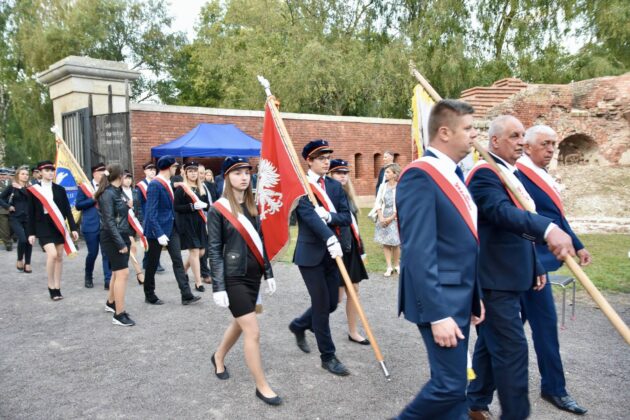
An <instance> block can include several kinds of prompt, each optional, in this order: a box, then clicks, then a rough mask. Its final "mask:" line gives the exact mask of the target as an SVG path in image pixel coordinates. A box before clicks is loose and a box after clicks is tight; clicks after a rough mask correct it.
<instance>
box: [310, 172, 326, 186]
mask: <svg viewBox="0 0 630 420" xmlns="http://www.w3.org/2000/svg"><path fill="white" fill-rule="evenodd" d="M306 176H307V177H308V180H309V182H313V183H317V182H319V178H321V177H322V176H325V175H317V174H316V173H315V172H313V171H311V170H310V169H309V170H308V172H307V173H306Z"/></svg>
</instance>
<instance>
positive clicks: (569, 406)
mask: <svg viewBox="0 0 630 420" xmlns="http://www.w3.org/2000/svg"><path fill="white" fill-rule="evenodd" d="M540 397H541V398H542V399H543V400H545V401H549V402H550V403H551V404H553V405H555V406H556V407H558V408H559V409H560V410H564V411H568V412H569V413H573V414H578V415H582V414H585V413H586V412H587V411H588V410H587V409H586V408H584V407H580V406H579V405H578V403H577V402H576V401H575V400H574V399H573V398H572V397H571V396H570V395H565V396H564V397H557V396H555V395H547V394H543V393H541V394H540Z"/></svg>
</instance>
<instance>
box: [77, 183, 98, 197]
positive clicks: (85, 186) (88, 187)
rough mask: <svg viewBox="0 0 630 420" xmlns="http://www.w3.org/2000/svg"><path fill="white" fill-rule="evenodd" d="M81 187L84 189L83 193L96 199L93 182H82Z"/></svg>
mask: <svg viewBox="0 0 630 420" xmlns="http://www.w3.org/2000/svg"><path fill="white" fill-rule="evenodd" d="M79 188H81V191H83V194H85V196H86V197H87V198H92V199H94V191H93V190H92V188H93V186H92V183H91V182H82V183H81V184H79Z"/></svg>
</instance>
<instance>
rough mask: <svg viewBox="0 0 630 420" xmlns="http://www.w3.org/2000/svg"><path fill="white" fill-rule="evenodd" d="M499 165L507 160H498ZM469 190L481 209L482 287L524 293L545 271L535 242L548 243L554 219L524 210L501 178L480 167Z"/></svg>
mask: <svg viewBox="0 0 630 420" xmlns="http://www.w3.org/2000/svg"><path fill="white" fill-rule="evenodd" d="M497 164H499V165H503V166H505V165H504V164H503V162H501V161H500V160H498V159H497ZM468 189H469V190H470V193H471V194H472V196H473V199H474V200H475V203H476V204H477V208H478V210H479V215H478V222H479V223H478V226H479V244H480V246H479V280H480V281H481V288H482V289H491V290H503V291H515V292H522V291H525V290H529V289H531V288H532V286H533V285H534V282H535V280H536V276H537V275H541V274H544V273H545V269H544V267H543V266H542V265H541V264H540V262H539V261H538V259H537V257H536V248H535V247H534V242H535V243H539V244H544V243H545V239H544V235H545V230H546V229H547V227H548V226H549V223H551V219H549V218H548V217H545V216H541V215H539V214H533V213H530V212H528V211H525V210H520V209H519V208H518V207H516V205H514V203H513V202H512V200H511V199H510V196H509V195H508V192H507V190H506V189H505V187H504V186H503V184H502V183H501V180H500V179H499V177H498V176H497V175H496V174H495V173H494V172H493V171H492V170H491V169H489V168H482V169H478V170H477V171H476V172H475V173H474V174H473V176H472V178H471V179H469V185H468Z"/></svg>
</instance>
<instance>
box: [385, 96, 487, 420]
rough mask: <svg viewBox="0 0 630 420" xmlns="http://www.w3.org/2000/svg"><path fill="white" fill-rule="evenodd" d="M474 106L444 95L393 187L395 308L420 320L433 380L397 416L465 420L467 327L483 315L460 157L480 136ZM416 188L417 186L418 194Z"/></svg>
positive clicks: (472, 211)
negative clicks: (397, 260)
mask: <svg viewBox="0 0 630 420" xmlns="http://www.w3.org/2000/svg"><path fill="white" fill-rule="evenodd" d="M473 112H474V110H473V108H472V107H471V106H470V105H468V104H467V103H465V102H461V101H455V100H450V99H446V100H442V101H440V102H438V103H437V104H435V106H434V107H433V109H432V110H431V115H430V117H429V134H430V146H429V148H428V149H427V151H426V153H425V155H424V157H423V158H422V159H420V160H418V161H415V162H413V163H411V164H410V165H408V166H407V168H405V170H404V171H403V174H402V175H401V177H400V180H399V181H398V186H397V188H396V208H397V210H398V226H399V229H400V240H401V246H402V250H401V251H402V252H401V273H400V282H399V293H398V314H399V315H400V313H404V315H405V319H407V320H408V321H411V322H413V323H414V324H416V325H417V326H418V329H419V330H420V334H421V336H422V339H423V341H424V344H425V347H426V348H427V354H428V357H429V364H430V366H431V379H430V380H429V382H427V383H426V384H425V385H424V387H423V388H422V390H421V391H420V392H419V393H418V395H417V396H416V398H415V399H414V400H413V401H412V402H411V403H409V405H407V407H405V409H404V410H403V412H402V413H400V415H399V416H398V419H401V420H402V419H409V420H412V419H431V420H437V419H444V420H464V419H467V418H468V414H467V412H468V410H467V405H466V385H467V383H468V382H467V369H466V368H467V353H468V331H469V327H470V323H471V315H472V322H473V325H477V324H478V323H480V322H481V321H482V320H483V309H482V308H483V305H482V304H481V299H480V296H481V295H480V293H481V289H480V287H479V284H478V282H477V258H478V248H479V244H478V239H477V237H478V235H477V227H476V223H477V214H476V211H477V210H476V206H475V203H474V202H473V200H472V197H471V196H470V194H469V193H468V190H467V188H466V185H465V184H464V179H463V175H462V172H461V169H459V167H458V166H457V163H458V162H459V161H460V160H462V159H463V158H464V157H465V156H466V155H467V154H468V153H469V152H470V148H471V146H472V142H473V140H474V139H475V137H477V131H476V130H475V128H474V127H473V117H472V114H473ZM418 191H422V193H421V194H418Z"/></svg>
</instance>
